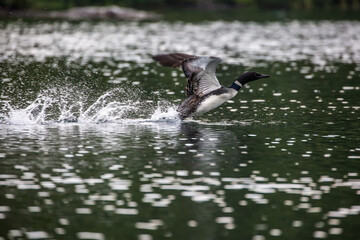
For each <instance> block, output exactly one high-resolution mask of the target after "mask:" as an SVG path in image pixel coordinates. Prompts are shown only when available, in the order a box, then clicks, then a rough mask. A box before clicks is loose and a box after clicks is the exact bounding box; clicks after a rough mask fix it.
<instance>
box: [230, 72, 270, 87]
mask: <svg viewBox="0 0 360 240" xmlns="http://www.w3.org/2000/svg"><path fill="white" fill-rule="evenodd" d="M268 77H270V76H269V75H265V74H261V73H257V72H246V73H244V74H242V75H241V76H240V77H238V79H236V80H238V81H239V82H240V83H241V84H242V85H244V84H246V83H248V82H252V81H255V80H258V79H261V78H268Z"/></svg>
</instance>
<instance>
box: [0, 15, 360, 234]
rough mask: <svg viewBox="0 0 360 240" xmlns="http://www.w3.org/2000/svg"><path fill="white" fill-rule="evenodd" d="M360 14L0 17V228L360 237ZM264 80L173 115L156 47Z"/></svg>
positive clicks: (169, 85) (171, 81)
mask: <svg viewBox="0 0 360 240" xmlns="http://www.w3.org/2000/svg"><path fill="white" fill-rule="evenodd" d="M359 42H360V22H359V21H317V22H312V21H301V22H300V21H289V22H264V23H257V22H238V21H229V22H223V21H209V22H200V23H184V22H166V21H163V22H149V23H132V22H130V23H129V22H66V21H53V22H46V21H33V22H28V21H20V20H19V21H5V20H2V21H1V22H0V89H1V93H0V94H1V95H0V98H1V99H0V239H1V240H2V239H99V240H100V239H114V240H115V239H139V240H149V239H253V240H263V239H312V238H316V239H359V238H360V232H359V230H358V229H359V226H360V216H359V214H360V197H359V195H360V177H359V174H360V173H359V172H360V163H359V161H360V98H359V96H360V84H359V83H360V82H359V80H360V44H359ZM164 52H185V53H189V54H196V55H213V56H218V57H221V58H223V59H224V61H223V63H222V64H221V65H220V67H219V68H218V78H219V79H220V81H221V83H223V84H224V85H230V84H231V83H232V81H233V80H234V79H235V78H236V77H238V76H239V75H240V74H241V73H243V72H244V71H249V70H251V71H258V72H261V73H264V74H269V75H271V76H272V77H271V78H268V79H264V80H259V81H257V82H253V83H250V84H249V85H247V86H246V87H244V88H242V89H241V91H240V93H239V94H238V95H237V96H236V98H234V99H232V100H231V101H229V102H227V103H226V104H224V105H222V106H221V107H219V108H217V109H215V110H214V111H212V112H210V113H208V114H205V115H204V116H202V117H198V118H196V119H189V120H186V121H180V120H179V119H177V117H176V105H177V104H178V103H179V102H180V101H181V99H183V98H184V95H185V94H184V86H185V79H184V77H183V74H182V72H181V71H180V70H178V69H171V68H164V67H161V66H159V65H157V64H156V63H154V62H153V61H152V59H151V55H153V54H158V53H164Z"/></svg>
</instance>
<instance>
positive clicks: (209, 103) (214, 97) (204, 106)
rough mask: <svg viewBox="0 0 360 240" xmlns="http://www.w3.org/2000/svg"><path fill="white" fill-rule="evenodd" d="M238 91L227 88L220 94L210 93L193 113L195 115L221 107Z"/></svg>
mask: <svg viewBox="0 0 360 240" xmlns="http://www.w3.org/2000/svg"><path fill="white" fill-rule="evenodd" d="M224 90H225V89H224ZM236 93H237V91H235V90H234V91H232V90H229V89H226V90H225V91H223V92H222V93H220V94H209V96H208V97H206V98H204V99H203V100H202V101H201V102H200V104H199V105H198V107H197V108H196V110H195V112H194V113H193V114H192V115H193V116H198V115H202V114H204V113H206V112H209V111H211V110H213V109H214V108H217V107H219V106H220V105H222V104H223V103H225V102H226V101H227V100H229V99H231V98H233V97H234V96H235V95H236Z"/></svg>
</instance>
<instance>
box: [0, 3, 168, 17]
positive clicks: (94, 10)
mask: <svg viewBox="0 0 360 240" xmlns="http://www.w3.org/2000/svg"><path fill="white" fill-rule="evenodd" d="M0 16H13V17H27V18H45V19H47V18H50V19H56V18H60V19H68V20H89V19H117V20H136V21H141V20H157V19H160V18H161V16H160V15H158V14H156V13H151V12H145V11H139V10H135V9H132V8H122V7H118V6H108V7H90V6H89V7H77V8H71V9H69V10H65V11H49V12H47V11H33V10H27V11H12V12H4V11H1V12H0Z"/></svg>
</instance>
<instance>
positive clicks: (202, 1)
mask: <svg viewBox="0 0 360 240" xmlns="http://www.w3.org/2000/svg"><path fill="white" fill-rule="evenodd" d="M89 5H92V6H105V5H118V6H123V7H134V8H174V7H176V8H179V7H183V8H193V7H196V8H201V9H229V8H240V9H241V8H253V9H285V10H325V11H330V10H340V11H359V9H360V0H184V1H174V0H56V1H49V0H0V7H1V8H3V9H4V8H5V9H42V10H44V9H46V10H59V9H67V8H71V7H77V6H89Z"/></svg>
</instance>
